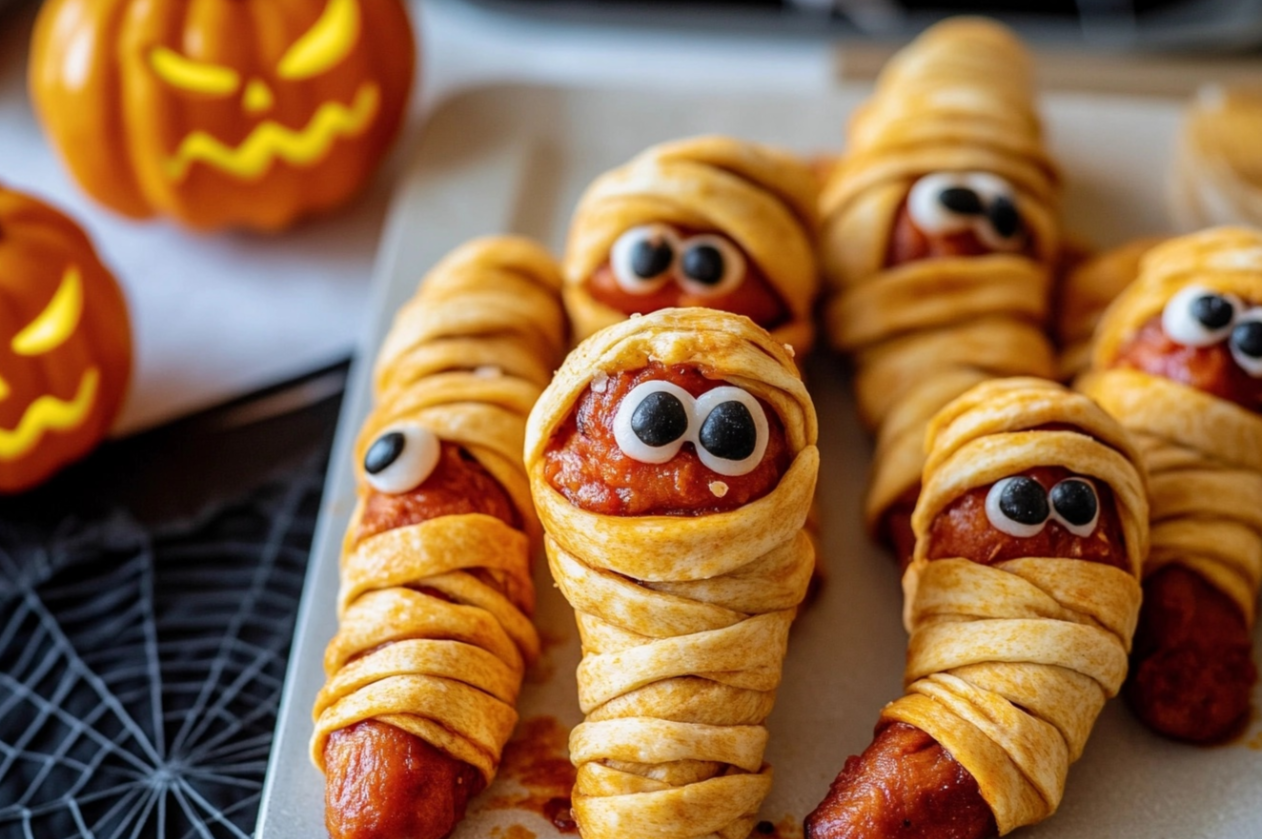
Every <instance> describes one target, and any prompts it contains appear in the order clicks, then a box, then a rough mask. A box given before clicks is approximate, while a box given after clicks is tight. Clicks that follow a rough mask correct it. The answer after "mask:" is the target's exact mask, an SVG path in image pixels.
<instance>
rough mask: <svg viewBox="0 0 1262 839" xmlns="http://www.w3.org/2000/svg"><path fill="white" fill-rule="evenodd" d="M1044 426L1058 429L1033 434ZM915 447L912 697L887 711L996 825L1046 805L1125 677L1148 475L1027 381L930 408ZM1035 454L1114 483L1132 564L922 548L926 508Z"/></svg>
mask: <svg viewBox="0 0 1262 839" xmlns="http://www.w3.org/2000/svg"><path fill="white" fill-rule="evenodd" d="M1049 425H1055V427H1056V428H1057V429H1058V430H1040V429H1043V428H1045V427H1046V426H1049ZM1063 426H1068V427H1069V428H1067V429H1065V430H1059V429H1061V428H1062V427H1063ZM926 448H927V449H928V460H927V463H926V466H925V476H924V489H923V490H922V491H921V494H920V500H919V503H917V505H916V511H915V513H914V515H913V517H912V526H913V528H914V529H915V532H916V555H915V559H914V560H913V562H912V564H911V566H910V567H909V568H908V569H907V573H906V574H905V576H904V578H903V587H904V593H905V595H906V607H905V612H904V622H905V623H906V626H907V629H908V631H909V632H910V633H911V639H910V641H909V646H908V652H907V668H906V671H905V673H904V681H905V683H906V685H907V693H906V695H905V696H904V697H903V698H902V699H899V700H897V701H896V702H893V703H891V704H890V705H888V706H887V707H886V708H885V710H884V712H883V713H882V719H883V720H885V721H887V722H891V721H898V722H904V723H907V724H909V725H913V726H915V727H916V728H919V729H921V730H922V731H924V732H926V733H927V734H929V736H931V737H933V739H934V740H936V741H937V742H938V743H940V744H941V745H942V746H943V747H944V748H945V749H946V750H947V751H948V752H950V754H951V755H952V756H953V757H954V758H955V759H956V760H957V761H958V762H959V763H960V764H961V765H962V766H963V767H964V768H965V769H966V770H968V772H969V774H970V775H972V776H973V778H974V779H975V780H976V781H977V785H978V789H979V791H980V793H981V795H982V798H983V799H984V800H985V801H986V803H987V804H988V805H989V806H990V808H991V810H992V811H993V812H994V815H995V822H996V824H997V825H998V827H999V831H1000V833H1007V832H1008V831H1010V830H1013V829H1014V828H1017V827H1020V826H1022V825H1027V824H1033V823H1034V822H1037V821H1040V820H1042V819H1044V818H1046V817H1047V816H1049V815H1051V813H1052V812H1054V811H1055V809H1056V807H1057V805H1058V804H1059V803H1060V799H1061V795H1062V794H1063V792H1064V787H1065V777H1066V774H1067V772H1068V768H1069V764H1070V763H1071V762H1073V761H1074V760H1076V759H1077V758H1078V757H1079V755H1081V754H1082V749H1083V746H1084V745H1085V743H1086V740H1087V736H1088V735H1089V734H1090V732H1091V728H1092V726H1093V725H1094V723H1095V719H1096V716H1097V715H1098V714H1099V712H1100V709H1101V708H1102V707H1103V705H1104V701H1105V700H1106V699H1107V698H1109V697H1112V696H1114V695H1115V694H1116V693H1117V691H1118V690H1119V688H1120V687H1121V685H1122V681H1123V679H1124V678H1125V676H1126V664H1127V654H1128V652H1129V650H1130V643H1131V636H1132V634H1133V633H1134V631H1135V623H1136V620H1137V617H1138V613H1139V601H1140V587H1139V582H1138V577H1139V570H1140V565H1141V563H1142V562H1143V558H1144V555H1145V553H1146V551H1147V547H1148V501H1147V495H1146V493H1145V485H1144V478H1143V473H1142V469H1141V467H1139V466H1137V465H1136V464H1137V463H1138V459H1139V454H1138V453H1137V452H1136V451H1135V450H1134V449H1133V448H1132V446H1131V443H1130V442H1129V438H1128V436H1127V435H1126V432H1125V431H1124V430H1123V429H1122V427H1121V426H1120V425H1118V424H1117V423H1116V422H1115V421H1114V420H1113V419H1112V418H1111V417H1109V416H1108V415H1107V414H1106V413H1104V411H1102V410H1101V409H1100V408H1099V407H1098V406H1097V405H1095V404H1094V403H1092V402H1091V401H1090V400H1088V399H1086V398H1085V397H1083V396H1082V395H1080V394H1077V393H1074V392H1072V391H1069V390H1066V389H1065V388H1062V387H1060V386H1059V385H1056V384H1053V383H1051V382H1046V381H1042V380H1038V379H1007V380H995V381H990V382H986V383H984V384H982V385H980V386H978V387H976V388H974V389H972V390H970V391H968V392H967V393H966V394H964V395H963V396H961V397H960V398H959V399H957V400H955V401H954V402H952V403H951V404H950V405H948V406H947V407H946V408H944V409H943V411H942V412H941V413H939V414H938V415H937V416H936V417H935V418H934V420H933V421H932V423H931V424H930V427H929V431H928V437H927V443H926ZM1039 466H1062V467H1064V468H1066V469H1068V470H1070V471H1071V472H1075V473H1077V474H1079V475H1085V476H1088V477H1090V478H1092V479H1094V480H1095V481H1098V482H1099V483H1101V484H1105V485H1107V486H1108V487H1109V488H1110V489H1111V490H1112V492H1113V497H1114V499H1115V501H1116V503H1117V511H1118V515H1119V518H1120V521H1121V526H1122V531H1123V534H1124V539H1125V542H1126V545H1125V549H1126V555H1127V557H1128V559H1129V562H1130V570H1129V571H1125V570H1122V569H1119V568H1116V567H1113V566H1109V565H1104V564H1101V563H1096V562H1089V561H1085V560H1081V559H1067V558H1048V557H1023V558H1018V559H1010V560H1006V561H1002V562H997V563H995V564H993V565H989V566H988V565H982V564H980V563H977V562H973V561H971V560H969V559H964V558H958V559H950V558H945V559H935V560H929V559H928V550H929V547H930V545H929V543H930V539H929V532H930V528H931V527H932V525H933V521H934V518H935V517H936V516H937V515H938V513H940V512H941V511H942V510H944V509H945V508H946V507H947V506H948V505H950V503H951V502H952V501H954V500H955V499H957V498H959V497H960V496H961V495H963V494H965V493H966V492H968V491H969V490H971V489H975V488H978V487H983V486H986V485H988V484H992V483H994V482H996V481H998V480H1000V479H1002V478H1004V477H1007V476H1011V475H1014V474H1019V473H1021V472H1023V471H1025V470H1028V469H1031V468H1033V467H1039Z"/></svg>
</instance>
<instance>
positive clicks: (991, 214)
mask: <svg viewBox="0 0 1262 839" xmlns="http://www.w3.org/2000/svg"><path fill="white" fill-rule="evenodd" d="M966 177H967V180H968V185H969V186H970V187H972V188H973V190H975V191H976V192H977V194H978V196H979V197H980V198H981V202H982V204H983V205H984V209H983V211H982V213H981V214H980V215H979V216H978V218H977V223H976V227H975V228H974V229H975V231H976V232H977V238H978V239H980V240H981V242H982V244H984V245H986V247H988V248H990V249H991V250H994V251H1019V250H1021V248H1023V247H1025V221H1024V219H1022V217H1021V211H1020V209H1018V207H1017V191H1016V190H1015V189H1013V187H1012V184H1010V183H1008V181H1007V180H1005V179H1004V178H1001V177H999V176H998V175H996V174H994V173H992V172H969V173H968V175H967V176H966Z"/></svg>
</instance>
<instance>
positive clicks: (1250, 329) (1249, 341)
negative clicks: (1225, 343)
mask: <svg viewBox="0 0 1262 839" xmlns="http://www.w3.org/2000/svg"><path fill="white" fill-rule="evenodd" d="M1231 342H1232V343H1233V344H1235V345H1236V349H1238V350H1240V352H1242V353H1244V354H1245V355H1247V356H1249V357H1250V358H1262V321H1257V320H1247V321H1245V322H1244V323H1242V324H1239V325H1238V326H1237V327H1236V328H1235V329H1233V330H1231Z"/></svg>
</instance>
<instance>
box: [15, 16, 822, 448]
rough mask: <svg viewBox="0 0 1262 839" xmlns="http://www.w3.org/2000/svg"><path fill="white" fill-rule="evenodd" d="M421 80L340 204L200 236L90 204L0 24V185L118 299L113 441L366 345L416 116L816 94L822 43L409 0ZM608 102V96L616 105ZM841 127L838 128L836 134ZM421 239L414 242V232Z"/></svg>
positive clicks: (19, 48)
mask: <svg viewBox="0 0 1262 839" xmlns="http://www.w3.org/2000/svg"><path fill="white" fill-rule="evenodd" d="M412 5H413V11H414V12H415V14H414V20H413V22H414V25H415V26H416V27H417V29H418V31H419V33H420V43H421V62H420V76H421V84H420V90H419V95H418V96H416V97H415V98H414V100H413V108H412V118H411V120H410V122H409V125H408V127H407V128H406V129H405V133H404V136H403V137H402V139H401V141H400V143H399V145H398V148H397V150H396V152H395V154H394V155H393V157H392V159H391V160H390V162H389V163H388V164H387V166H386V167H385V168H384V169H383V171H382V172H380V173H379V175H378V177H377V178H376V180H375V181H374V182H373V184H372V186H371V187H370V188H369V190H368V191H367V192H366V193H365V194H363V195H362V196H361V197H360V198H359V199H358V200H357V201H355V202H354V203H353V204H352V205H350V206H349V207H346V208H343V209H342V210H341V211H339V212H336V213H334V214H333V215H331V216H328V217H326V218H322V219H319V220H316V221H313V222H310V223H307V224H303V225H301V226H299V227H298V228H296V229H295V230H292V231H290V232H288V233H286V234H283V235H281V236H277V237H262V236H256V235H247V234H218V235H198V234H193V233H188V232H185V231H183V230H181V229H179V228H177V227H175V226H173V225H171V224H170V223H167V222H164V221H150V222H139V223H138V222H133V221H130V220H127V219H124V218H122V217H120V216H116V215H114V214H112V213H110V212H108V211H106V210H103V209H101V208H100V207H98V206H96V205H95V204H92V203H91V202H90V201H89V200H88V199H87V198H86V197H85V196H84V195H83V194H82V193H80V192H79V191H78V189H77V188H76V186H75V185H74V184H73V183H72V182H71V181H70V179H69V177H68V176H67V174H66V172H65V170H64V169H62V167H61V165H60V163H59V162H58V161H57V160H56V158H55V157H54V155H53V152H52V150H51V149H50V148H49V146H48V144H47V143H46V142H45V141H44V139H43V137H42V136H41V134H40V131H39V128H38V126H37V124H36V122H35V118H34V115H33V113H32V111H31V107H30V103H29V100H28V98H27V95H26V79H25V76H26V48H27V42H28V40H29V37H30V28H31V24H32V22H33V19H34V13H33V10H31V11H29V12H28V11H19V12H17V13H16V14H12V15H10V16H7V17H5V18H3V19H2V20H3V28H0V182H3V183H6V184H7V185H10V186H13V187H16V188H19V189H22V190H24V191H27V192H30V193H33V194H35V195H37V196H40V197H43V198H45V199H47V200H49V201H51V202H52V203H54V204H56V205H58V206H59V207H61V208H63V209H65V210H66V211H67V212H69V213H70V214H72V215H73V216H74V217H75V218H77V219H78V220H79V221H80V222H81V223H82V224H83V226H84V227H85V228H86V229H87V230H88V232H89V234H90V235H91V236H92V238H93V240H94V241H95V243H96V245H97V248H98V250H99V251H100V253H101V254H102V256H103V258H104V260H105V262H106V263H107V264H108V265H109V266H110V267H111V268H112V269H113V270H114V271H115V273H116V274H117V276H118V278H119V280H120V282H121V283H122V284H123V286H124V289H125V290H126V293H127V297H128V301H129V304H130V307H131V311H132V318H133V329H134V331H135V334H136V342H135V344H136V365H135V371H134V372H135V377H134V381H133V385H132V389H131V393H130V394H129V397H128V401H127V403H126V405H125V406H124V408H123V412H122V415H121V416H120V418H119V420H118V423H117V424H116V427H115V433H117V434H125V433H130V432H133V431H136V430H140V429H143V428H146V427H149V426H152V425H155V424H158V423H161V422H164V421H166V420H168V419H172V418H174V417H177V416H179V415H182V414H185V413H188V412H190V411H194V410H197V409H200V408H205V407H209V406H212V405H215V404H218V403H220V402H223V401H225V400H227V399H230V398H232V397H234V396H237V395H240V394H243V393H247V392H250V391H253V390H256V389H259V388H262V387H265V386H268V385H271V384H275V383H277V382H281V381H284V380H286V379H289V378H292V377H294V376H297V375H300V374H302V373H304V372H307V371H309V370H313V369H317V368H319V367H322V366H325V365H327V364H330V363H332V362H334V361H336V360H338V359H339V358H342V357H344V356H346V355H347V354H349V353H350V352H351V351H352V350H353V349H354V347H355V341H356V338H357V336H358V335H360V334H361V332H362V329H361V322H362V321H363V319H364V316H365V309H366V306H367V300H368V285H369V276H370V274H371V269H372V263H373V259H374V257H375V254H376V249H377V240H378V236H379V234H380V230H381V223H382V219H383V217H384V215H385V209H386V206H387V203H388V201H389V196H390V191H391V184H392V181H393V180H394V179H395V178H396V177H397V173H398V172H399V171H400V170H401V168H402V162H403V160H404V159H405V158H406V156H407V154H408V149H410V148H413V147H415V145H416V140H417V137H418V135H419V132H420V131H421V130H422V123H423V119H424V115H425V114H426V113H428V112H429V111H430V110H432V108H433V106H434V105H435V104H437V103H438V102H440V101H441V100H442V99H444V98H446V97H448V96H450V95H451V94H453V93H455V92H457V91H459V90H462V89H467V88H469V87H474V86H478V85H484V84H494V83H497V82H508V81H533V82H549V83H557V84H582V85H608V86H610V87H611V89H616V88H618V87H636V88H640V89H643V88H650V89H651V88H661V89H675V90H732V91H750V90H756V91H767V90H772V91H774V90H783V91H794V92H799V93H801V92H804V91H811V90H820V91H823V90H826V89H828V87H829V86H830V85H831V83H832V63H831V59H832V56H831V53H830V49H829V47H828V45H827V44H826V43H824V42H822V41H807V40H790V39H755V38H750V37H747V36H702V35H697V34H695V33H694V34H685V33H651V32H648V31H640V30H635V31H628V30H620V29H614V28H602V27H594V26H589V25H557V24H545V23H538V22H534V21H531V20H525V19H521V18H517V17H514V16H510V15H503V14H498V13H494V12H491V11H488V10H485V9H482V8H479V7H472V6H467V5H464V4H462V3H459V2H457V1H456V0H428V2H425V3H418V2H413V3H412ZM611 95H616V94H612V93H611ZM840 132H841V126H838V137H839V138H840ZM422 235H423V233H422Z"/></svg>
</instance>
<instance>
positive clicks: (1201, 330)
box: [1161, 285, 1244, 347]
mask: <svg viewBox="0 0 1262 839" xmlns="http://www.w3.org/2000/svg"><path fill="white" fill-rule="evenodd" d="M1243 308H1244V306H1243V305H1241V303H1240V301H1239V300H1238V299H1237V298H1236V297H1235V296H1233V295H1230V294H1219V293H1218V292H1215V291H1210V290H1209V289H1207V288H1204V287H1203V286H1197V285H1190V286H1187V287H1186V288H1183V289H1180V290H1179V293H1178V294H1176V295H1174V296H1173V297H1171V298H1170V301H1169V302H1168V303H1166V307H1165V309H1163V310H1162V312H1161V328H1162V329H1163V330H1165V333H1166V336H1167V337H1168V338H1169V339H1170V340H1171V341H1174V342H1175V343H1176V344H1182V345H1183V346H1185V347H1208V346H1211V345H1212V344H1217V343H1218V342H1219V341H1222V340H1223V339H1225V338H1226V337H1227V336H1228V335H1230V334H1231V331H1232V330H1231V325H1232V324H1233V323H1234V322H1235V320H1236V315H1237V314H1238V313H1239V312H1240V311H1241V310H1243Z"/></svg>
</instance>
